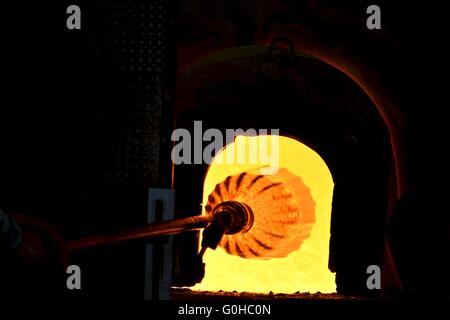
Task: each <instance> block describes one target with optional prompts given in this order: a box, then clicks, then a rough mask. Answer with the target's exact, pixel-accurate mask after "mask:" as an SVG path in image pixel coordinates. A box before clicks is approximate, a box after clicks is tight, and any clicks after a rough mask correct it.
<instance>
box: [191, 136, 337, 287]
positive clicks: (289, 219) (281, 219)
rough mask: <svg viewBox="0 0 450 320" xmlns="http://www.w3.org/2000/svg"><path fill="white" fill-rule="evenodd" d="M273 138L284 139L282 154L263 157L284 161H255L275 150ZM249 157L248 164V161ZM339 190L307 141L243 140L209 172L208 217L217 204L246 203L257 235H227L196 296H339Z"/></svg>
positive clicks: (209, 259) (208, 259)
mask: <svg viewBox="0 0 450 320" xmlns="http://www.w3.org/2000/svg"><path fill="white" fill-rule="evenodd" d="M271 139H278V140H277V148H272V149H269V150H264V151H265V152H269V153H270V152H272V153H273V152H276V153H278V157H276V156H274V154H271V156H270V157H269V158H267V157H265V159H258V161H256V162H255V161H254V158H253V159H251V158H252V157H251V152H255V149H254V148H255V146H256V145H257V146H258V147H259V148H261V147H263V148H264V147H266V146H268V147H269V148H270V146H273V145H274V144H272V143H270V142H272V141H271ZM243 151H245V154H246V155H247V158H246V159H247V160H248V161H242V152H243ZM230 159H234V161H230ZM250 159H251V160H252V161H249V160H250ZM267 159H276V160H277V161H276V163H267V162H265V161H267ZM267 166H269V167H274V166H276V167H277V170H275V171H272V172H273V173H275V174H272V175H267V172H271V170H261V168H262V167H264V168H267ZM261 172H265V174H266V175H262V174H261ZM333 187H334V183H333V178H332V176H331V173H330V170H329V169H328V167H327V165H326V164H325V162H324V161H323V160H322V158H321V157H320V156H319V155H318V154H317V153H316V152H315V151H313V150H312V149H310V148H309V147H307V146H306V145H304V144H302V143H301V142H299V141H297V140H295V139H292V138H288V137H283V136H255V137H246V136H239V137H237V138H236V140H235V141H234V142H233V143H231V144H229V145H227V146H226V147H225V148H224V149H222V150H221V152H220V153H219V154H217V156H216V157H215V158H214V160H213V161H212V163H211V165H210V167H209V169H208V173H207V176H206V179H205V183H204V188H203V214H208V212H209V211H211V210H212V209H213V208H212V207H213V206H214V205H215V202H219V201H226V200H235V201H242V202H243V203H247V204H249V205H250V207H252V206H253V208H252V209H253V210H254V211H255V223H254V225H253V227H252V228H253V229H252V230H251V233H250V232H249V233H248V234H242V235H239V238H236V236H234V235H230V236H227V235H225V236H224V238H223V239H222V241H221V244H220V246H219V247H218V248H217V250H215V251H213V250H207V251H206V253H205V255H204V262H205V264H206V270H205V277H204V279H203V281H202V282H201V283H200V284H198V285H196V286H195V287H194V290H209V291H218V290H225V291H234V290H236V291H240V292H261V293H268V292H270V291H272V292H275V293H294V292H297V291H300V292H317V291H320V292H322V293H331V292H335V291H336V285H335V276H334V274H333V273H331V272H330V271H329V270H328V255H329V241H330V221H331V204H332V197H333ZM262 191H263V192H262ZM283 199H285V200H283ZM227 252H228V253H227Z"/></svg>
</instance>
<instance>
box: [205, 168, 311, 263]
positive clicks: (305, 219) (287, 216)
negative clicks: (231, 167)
mask: <svg viewBox="0 0 450 320" xmlns="http://www.w3.org/2000/svg"><path fill="white" fill-rule="evenodd" d="M230 200H233V201H238V202H240V203H244V204H246V205H248V206H249V207H250V208H251V210H252V211H253V215H254V221H253V225H252V227H251V228H250V229H249V230H248V232H241V233H236V234H232V235H225V236H224V237H223V238H222V241H221V242H220V246H221V247H222V248H224V249H225V251H226V252H228V253H229V254H232V255H237V256H240V257H243V258H251V259H268V258H284V257H286V256H287V255H288V254H289V253H291V252H292V251H295V250H298V249H299V248H300V245H301V244H302V242H303V241H304V240H306V239H307V238H308V237H309V235H310V231H311V228H312V226H313V224H314V222H315V218H314V207H315V203H314V201H313V199H312V196H311V193H310V191H309V188H308V187H306V186H305V184H304V183H303V182H302V180H301V179H300V178H299V177H297V176H295V175H293V174H292V173H290V172H289V171H288V170H287V169H285V168H282V169H279V170H278V172H277V173H276V174H274V175H267V176H264V175H261V174H252V173H249V172H243V173H241V174H239V175H235V176H228V177H227V178H226V179H225V180H224V181H222V182H221V183H219V184H217V185H216V187H215V188H214V191H213V192H212V193H211V194H210V195H209V197H208V203H207V204H206V206H205V212H206V214H212V212H213V210H214V208H215V207H216V206H217V205H218V204H219V203H223V202H224V201H230Z"/></svg>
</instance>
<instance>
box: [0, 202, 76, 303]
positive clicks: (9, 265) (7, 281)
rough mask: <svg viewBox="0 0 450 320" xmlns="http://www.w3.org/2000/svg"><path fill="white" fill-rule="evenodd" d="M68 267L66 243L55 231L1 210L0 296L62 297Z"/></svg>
mask: <svg viewBox="0 0 450 320" xmlns="http://www.w3.org/2000/svg"><path fill="white" fill-rule="evenodd" d="M66 265H67V254H66V251H65V249H64V242H63V240H62V238H61V236H60V235H59V233H58V231H57V230H56V229H55V228H54V227H52V226H50V225H48V224H46V223H45V222H42V221H39V220H36V219H33V218H30V217H27V216H24V215H20V214H9V213H6V212H5V211H3V210H1V209H0V296H2V297H8V298H13V299H14V298H20V299H24V298H25V299H27V298H32V299H40V298H46V297H62V294H63V293H64V289H65V285H66V284H65V272H64V271H65V266H66Z"/></svg>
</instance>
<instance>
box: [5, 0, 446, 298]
mask: <svg viewBox="0 0 450 320" xmlns="http://www.w3.org/2000/svg"><path fill="white" fill-rule="evenodd" d="M311 2H315V3H316V4H317V5H318V6H316V7H315V8H319V9H320V10H319V11H318V12H315V11H314V10H313V11H311V10H312V9H311V7H310V6H309V2H308V1H287V0H284V1H216V2H214V1H211V2H207V3H206V2H204V1H153V0H152V1H150V0H148V1H144V0H139V1H131V0H129V1H112V0H102V1H77V2H76V3H75V2H73V3H72V2H68V1H41V2H39V3H36V2H35V1H20V2H12V1H11V2H9V3H5V4H2V12H3V15H2V16H4V17H2V26H3V27H2V35H3V36H2V52H3V55H2V56H3V59H2V62H3V63H2V78H3V79H4V80H3V81H2V87H3V90H2V96H1V99H2V101H1V104H0V207H1V208H3V209H4V210H5V211H7V212H22V213H25V214H28V215H31V216H34V217H38V218H40V219H43V220H45V221H48V222H50V223H52V224H54V225H55V226H56V227H58V229H59V230H61V232H62V233H63V235H64V236H65V238H66V239H75V238H80V237H82V236H86V235H91V234H95V233H99V232H108V231H112V230H117V229H119V228H125V227H129V226H134V225H139V224H142V223H143V222H144V221H145V214H146V194H147V188H148V187H151V186H159V187H170V185H171V165H170V162H169V158H168V157H169V154H170V133H171V131H172V126H173V123H174V122H173V119H174V109H175V100H176V96H175V92H176V85H177V84H176V76H177V68H178V67H179V66H181V65H184V64H185V63H186V61H190V60H191V59H194V58H195V57H196V55H197V56H198V54H196V53H195V52H197V51H196V50H198V48H200V49H201V48H204V49H201V50H203V51H204V53H205V54H206V53H207V52H213V51H215V50H219V49H224V48H227V47H236V46H242V45H251V44H253V43H254V39H255V38H256V37H257V35H258V33H260V32H263V29H264V27H265V26H267V25H268V24H270V23H277V24H283V23H298V24H300V25H302V26H305V27H306V28H307V30H310V31H314V32H315V33H316V34H319V35H320V38H321V39H322V40H323V41H324V42H325V43H327V44H328V45H330V46H333V47H342V48H344V49H347V50H349V52H350V53H351V54H352V55H355V56H357V57H359V58H361V59H362V60H363V61H365V63H366V64H367V65H368V66H369V67H370V68H372V69H373V70H376V71H377V75H378V77H379V78H380V82H381V83H382V84H383V86H385V87H386V88H387V89H388V90H389V91H390V93H391V94H392V95H393V96H394V98H395V99H396V101H398V105H399V106H400V107H401V109H402V111H403V112H404V114H405V115H406V119H407V135H406V138H405V139H406V144H407V145H408V161H407V164H406V165H407V172H408V179H409V184H410V186H422V189H421V190H426V192H425V193H426V196H423V197H424V198H425V199H426V200H425V201H424V202H425V203H427V204H428V203H430V202H431V203H433V205H434V206H435V208H436V210H433V212H434V213H435V214H438V215H444V214H445V213H444V212H443V211H440V209H438V208H440V206H439V202H440V201H442V199H443V197H439V196H436V194H434V193H430V189H433V190H434V189H438V185H437V184H435V180H440V179H441V176H442V173H443V171H446V170H444V169H441V168H443V167H441V163H440V162H442V158H443V153H444V152H445V150H446V147H447V145H448V143H446V141H445V139H446V135H445V131H446V130H445V128H446V120H447V118H446V110H445V109H446V108H447V104H448V103H447V100H446V99H447V97H446V96H447V95H446V93H447V88H446V85H447V82H448V81H447V80H446V74H447V72H446V59H447V58H446V54H445V52H444V48H445V47H446V42H447V40H446V39H447V38H448V35H447V30H446V28H445V23H444V21H445V16H444V14H445V10H444V9H443V7H441V6H442V5H441V4H437V3H436V4H433V3H432V2H429V1H428V2H423V3H422V4H412V3H411V2H408V1H377V2H376V4H378V5H379V6H380V7H381V9H382V30H381V31H369V30H367V29H366V28H365V19H366V16H367V15H366V14H365V8H366V7H367V6H368V5H369V4H372V3H369V2H366V1H345V2H342V3H340V4H339V5H335V4H333V3H332V2H328V1H311ZM70 4H78V5H79V6H80V7H81V10H82V29H81V30H67V29H66V26H65V23H66V17H67V14H66V13H65V11H66V8H67V6H68V5H70ZM347 17H352V18H351V19H347ZM261 30H262V31H261ZM330 72H331V71H330ZM324 74H327V72H324ZM217 77H218V78H220V77H223V78H226V72H225V71H224V73H223V74H218V75H217ZM330 77H331V76H330ZM271 81H272V82H274V83H275V84H274V85H280V83H279V82H278V80H276V79H275V80H273V79H271ZM281 85H282V83H281ZM320 86H325V87H326V88H328V89H330V88H331V87H332V85H328V87H327V85H326V84H318V87H320ZM227 90H228V89H227ZM199 91H201V90H199ZM204 91H205V92H203V94H204V95H203V96H202V97H203V100H202V101H203V102H204V103H205V105H211V106H212V105H217V104H218V103H219V104H220V102H223V101H222V100H220V98H217V97H216V95H217V92H214V91H213V92H212V93H211V92H210V91H208V89H205V90H204ZM177 92H180V90H178V91H177ZM227 92H233V96H234V97H235V99H236V101H239V103H243V104H244V103H245V102H248V104H249V105H250V104H253V103H254V101H255V99H256V97H258V92H255V93H254V95H253V96H252V95H249V96H246V97H244V98H245V99H248V100H245V99H244V100H243V98H242V93H239V92H235V91H227ZM208 94H209V96H208ZM274 95H276V94H275V93H274ZM205 97H206V98H205ZM197 98H198V99H200V98H199V97H198V96H197ZM259 98H260V101H259V104H258V106H259V107H260V108H263V109H264V108H270V105H269V104H267V105H265V104H264V103H262V102H261V101H266V100H265V99H264V98H266V97H262V96H260V97H259ZM272 98H273V97H272ZM289 99H290V97H289V96H285V102H286V105H288V104H289V101H290V100H289ZM216 100H219V101H216ZM221 109H222V110H224V109H226V106H222V108H221ZM199 110H200V111H197V112H196V113H194V114H186V113H184V114H183V113H182V114H183V117H185V118H184V119H181V118H180V116H178V118H177V122H178V123H179V124H180V123H182V124H183V125H186V126H189V120H190V119H197V120H198V119H200V120H201V119H202V117H203V118H204V119H206V120H208V119H209V120H210V122H209V125H210V126H211V127H212V126H216V127H219V128H220V127H221V126H222V127H224V128H225V127H229V128H234V127H235V126H234V125H229V124H230V123H235V122H232V121H231V120H230V122H227V123H220V122H219V123H218V122H217V121H212V120H211V119H214V116H215V115H216V114H215V113H214V114H208V112H209V111H207V109H202V108H200V109H199ZM205 110H206V111H205ZM181 111H183V110H181ZM224 113H225V114H228V116H229V115H230V113H229V112H228V113H227V112H224ZM178 114H179V113H177V115H178ZM284 116H285V115H284V114H283V113H282V112H280V113H279V114H278V115H277V117H276V121H277V123H281V125H280V127H282V126H285V127H286V128H287V129H286V130H285V131H286V132H292V130H294V131H295V130H296V128H295V123H294V124H293V123H288V125H286V122H285V121H284ZM229 117H230V119H231V118H232V117H231V116H229ZM216 118H217V116H216ZM248 118H249V119H252V120H253V121H254V122H253V123H252V122H251V121H250V122H249V121H247V120H246V121H245V123H246V124H247V125H248V126H249V127H251V126H252V124H255V123H257V124H268V125H266V126H263V127H264V128H265V127H274V126H273V125H271V123H269V122H270V121H267V120H268V119H266V118H264V116H263V115H257V116H254V115H253V114H251V115H248ZM224 119H229V118H227V117H225V118H222V119H221V120H222V121H224V122H226V121H225V120H224ZM285 119H286V120H288V117H287V114H286V118H285ZM216 120H217V119H216ZM274 121H275V120H274ZM288 122H289V121H288ZM191 123H192V122H191ZM241 123H242V122H241ZM294 133H295V134H299V135H302V134H304V132H303V133H302V132H298V131H295V132H294ZM307 133H308V132H307ZM309 133H310V134H312V135H313V133H311V132H309ZM319 140H320V139H319ZM349 159H350V156H349ZM386 161H387V160H386ZM383 165H386V166H388V162H386V163H384V164H383ZM184 170H187V171H184ZM380 170H381V169H380ZM179 172H180V173H179V175H180V178H178V179H177V176H175V186H176V189H177V190H178V189H179V190H182V191H180V192H178V195H177V198H178V199H180V200H179V204H177V208H178V209H177V210H178V213H179V214H181V212H193V211H192V210H190V209H197V208H196V206H198V202H197V199H198V196H199V192H200V191H201V185H200V183H201V181H202V180H203V176H202V172H203V173H204V168H199V167H196V168H192V170H191V169H190V168H184V169H183V168H182V169H180V171H179ZM183 172H184V173H183ZM373 174H374V175H375V174H376V173H373ZM185 177H188V179H185ZM189 177H190V178H189ZM436 178H437V179H436ZM348 181H351V179H349V180H348ZM349 183H350V182H349ZM192 185H193V186H194V187H193V190H192V192H193V195H190V194H187V193H185V190H187V189H190V188H191V186H192ZM353 187H354V188H355V186H353ZM372 188H373V190H375V191H376V192H384V189H383V188H387V186H386V185H383V187H381V189H380V188H378V187H377V185H376V184H375V185H373V186H372ZM368 192H369V193H370V192H371V190H368ZM430 199H431V200H430ZM361 205H366V206H372V205H371V204H367V203H366V202H364V201H363V200H361ZM377 205H380V206H383V204H382V203H378V204H377ZM425 207H426V206H425ZM185 210H186V211H185ZM386 210H387V209H383V210H381V211H383V212H382V213H381V214H378V215H377V217H378V219H381V220H380V222H379V223H377V225H376V226H375V227H373V226H372V227H373V228H372V227H370V226H369V227H367V228H368V229H364V228H366V224H367V221H364V220H362V221H359V223H358V222H355V220H352V219H351V218H350V217H351V215H349V216H347V219H348V220H346V221H347V222H350V224H348V223H345V225H346V226H344V227H340V228H341V229H340V230H341V231H340V232H341V234H342V232H344V231H345V232H346V231H348V230H352V229H353V230H360V231H359V234H363V233H364V230H368V232H369V234H370V233H371V232H373V233H374V234H376V235H377V237H382V236H383V234H384V228H385V226H384V225H383V223H384V221H383V218H384V217H385V216H386ZM436 212H437V213H436ZM355 214H356V213H355ZM432 220H433V219H432ZM436 221H438V220H436ZM352 223H354V225H352ZM428 233H433V224H431V226H430V227H429V228H428V229H427V231H426V232H425V236H424V237H426V234H428ZM350 235H351V234H350ZM342 239H343V238H342V237H341V240H337V243H338V244H339V241H343V242H340V244H341V247H342V246H344V244H345V243H346V241H353V242H358V239H357V238H355V239H351V238H350V239H347V240H342ZM190 241H192V242H193V241H194V240H193V238H191V239H190ZM379 242H380V240H377V241H376V243H375V244H374V243H371V242H370V241H369V245H373V246H374V247H375V248H377V250H378V251H379V250H380V247H379ZM338 247H339V245H338ZM344 247H345V246H344ZM344 247H342V249H337V253H336V252H335V254H336V255H337V256H339V254H341V256H346V253H345V251H346V249H345V248H344ZM343 252H344V253H343ZM141 253H142V246H141V244H136V245H131V246H128V245H126V246H125V247H118V248H115V249H114V248H113V249H111V248H107V249H104V250H100V251H98V252H97V251H95V252H87V253H85V254H82V255H81V256H79V257H78V256H75V257H74V259H75V261H78V263H80V264H81V265H82V266H83V265H86V269H87V270H88V271H87V272H88V274H92V277H90V278H91V279H95V280H91V282H89V283H87V290H86V291H84V292H83V294H86V295H88V296H89V295H94V296H108V295H111V296H113V295H114V296H117V295H124V293H126V296H127V297H136V298H141V297H142V294H141V293H142V291H140V288H139V286H140V283H141V280H142V274H143V272H142V271H143V264H142V261H143V255H142V254H141ZM349 255H350V256H352V254H351V253H349ZM380 255H381V253H380V252H378V253H376V256H377V258H376V259H381V258H380ZM77 259H78V260H77ZM416 259H418V260H420V253H419V254H418V255H417V256H416ZM186 261H188V260H186ZM358 263H362V262H361V261H360V262H358ZM433 263H436V262H432V265H433ZM345 265H346V263H344V267H343V268H344V270H345V272H347V273H348V272H350V271H351V270H352V268H351V266H349V263H347V265H346V266H345ZM184 268H185V267H184ZM431 269H433V268H431ZM136 270H137V271H136ZM349 270H350V271H349ZM191 272H192V271H187V275H183V271H179V272H178V273H181V279H182V280H180V281H183V279H186V278H189V277H192V276H190V275H189V274H190V273H191ZM345 272H344V273H345ZM177 277H179V278H180V276H179V274H178V276H177ZM362 277H363V276H361V277H359V280H361V279H362ZM111 279H114V281H113V282H112V281H111ZM130 279H132V280H130ZM350 282H351V281H350ZM360 286H361V284H360V283H357V284H350V287H349V288H348V291H349V292H357V293H360V292H361V288H360ZM136 288H139V289H137V290H135V289H136Z"/></svg>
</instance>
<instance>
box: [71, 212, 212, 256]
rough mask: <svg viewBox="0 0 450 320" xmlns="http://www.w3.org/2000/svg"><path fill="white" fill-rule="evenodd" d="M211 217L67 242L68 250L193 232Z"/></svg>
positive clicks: (160, 223) (164, 223)
mask: <svg viewBox="0 0 450 320" xmlns="http://www.w3.org/2000/svg"><path fill="white" fill-rule="evenodd" d="M213 219H214V218H213V216H212V215H202V216H194V217H187V218H181V219H175V220H170V221H163V222H157V223H152V224H148V225H146V226H144V227H139V228H135V229H130V230H124V231H120V232H117V233H113V234H103V235H96V236H92V237H87V238H83V239H79V240H73V241H69V242H68V244H67V246H68V250H78V249H84V248H91V247H98V246H104V245H110V244H114V243H119V242H123V241H128V240H138V239H147V238H152V237H158V236H165V235H170V234H177V233H181V232H185V231H195V230H200V229H202V228H205V227H206V226H207V225H208V224H209V223H210V222H212V221H213Z"/></svg>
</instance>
